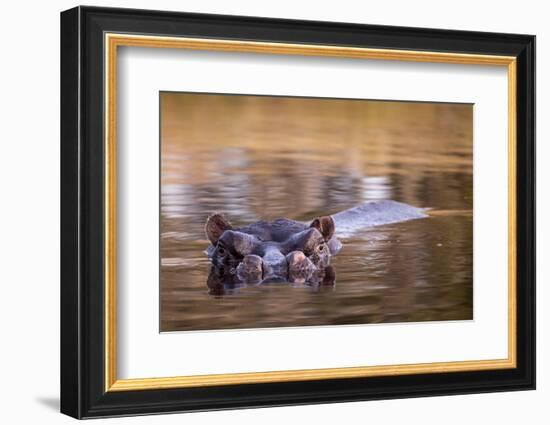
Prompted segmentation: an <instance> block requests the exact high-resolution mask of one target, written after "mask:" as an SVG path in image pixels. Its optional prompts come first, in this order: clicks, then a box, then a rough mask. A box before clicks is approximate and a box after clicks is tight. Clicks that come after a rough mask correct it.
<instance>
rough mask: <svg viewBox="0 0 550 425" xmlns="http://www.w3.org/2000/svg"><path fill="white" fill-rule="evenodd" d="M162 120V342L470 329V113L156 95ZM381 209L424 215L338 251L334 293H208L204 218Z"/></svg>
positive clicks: (286, 286)
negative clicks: (424, 324) (271, 330)
mask: <svg viewBox="0 0 550 425" xmlns="http://www.w3.org/2000/svg"><path fill="white" fill-rule="evenodd" d="M161 117H162V125H161V142H162V146H161V156H162V164H161V183H162V185H161V206H160V208H161V210H160V212H161V239H160V242H161V244H160V247H161V282H160V296H161V317H160V323H161V331H183V330H202V329H235V328H260V327H275V326H312V325H336V324H360V323H389V322H411V321H415V322H417V321H433V320H437V321H441V320H468V319H472V305H473V300H472V189H473V188H472V107H471V105H456V104H429V103H404V102H367V101H346V100H311V99H297V98H274V97H253V96H215V95H193V94H172V93H163V94H162V95H161ZM378 199H393V200H396V201H400V202H406V203H408V204H411V205H413V206H417V207H423V208H430V217H429V218H426V219H420V220H414V221H409V222H404V223H398V224H393V225H386V226H380V227H375V228H371V229H366V230H364V231H361V232H359V233H357V234H355V235H354V236H353V237H352V238H350V239H345V240H343V241H342V242H343V244H344V248H343V250H342V252H341V253H340V254H339V255H338V256H336V257H333V260H332V263H331V264H332V265H333V267H334V270H335V274H336V282H335V284H334V285H333V286H323V287H311V286H307V285H292V284H290V283H276V284H269V285H259V286H246V287H242V288H239V289H238V290H235V291H232V292H230V293H229V292H227V293H225V294H220V293H219V292H218V293H217V295H213V294H211V293H209V288H208V287H207V285H206V283H207V279H208V273H209V262H208V259H207V257H206V255H205V254H204V252H203V251H204V250H205V249H206V248H207V246H208V244H209V242H208V241H207V239H206V237H205V235H204V224H205V222H206V218H207V217H208V215H209V214H211V213H212V212H216V211H219V212H224V213H225V214H226V217H227V218H229V219H230V221H231V222H232V223H233V225H236V226H239V225H244V224H248V223H251V222H253V221H256V220H260V219H274V218H278V217H287V218H291V219H295V220H307V219H312V218H314V217H316V216H319V215H326V214H331V213H335V212H338V211H341V210H344V209H347V208H351V207H353V206H356V205H358V204H360V203H362V202H365V201H368V200H378ZM210 292H212V291H210Z"/></svg>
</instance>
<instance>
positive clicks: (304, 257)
mask: <svg viewBox="0 0 550 425" xmlns="http://www.w3.org/2000/svg"><path fill="white" fill-rule="evenodd" d="M427 216H428V215H427V214H426V210H425V209H422V208H416V207H413V206H411V205H407V204H404V203H401V202H396V201H389V200H384V201H369V202H365V203H363V204H361V205H359V206H356V207H353V208H350V209H347V210H345V211H341V212H338V213H336V214H332V215H325V216H320V217H316V218H313V219H312V220H310V221H307V222H302V221H296V220H290V219H287V218H279V219H276V220H273V221H264V220H261V221H257V222H255V223H252V224H249V225H247V226H244V227H238V228H236V227H233V226H232V225H231V223H230V222H229V221H228V220H227V219H226V218H225V216H224V215H223V214H221V213H215V214H212V215H211V216H209V217H208V219H207V221H206V227H205V231H206V236H207V237H208V239H209V241H210V243H211V245H210V246H209V247H208V248H207V250H206V253H207V255H208V257H209V258H210V261H211V263H212V271H211V275H210V277H209V280H210V281H211V282H219V281H220V279H223V280H224V281H226V282H230V283H231V284H236V283H244V284H255V283H256V284H257V283H267V282H273V281H288V282H298V283H300V282H301V283H307V282H313V283H320V282H326V281H327V270H330V272H329V273H328V281H330V280H332V281H333V280H334V271H333V269H328V266H329V264H330V261H331V258H332V256H335V255H337V254H338V253H339V252H340V250H341V249H342V242H341V241H340V239H345V238H346V237H350V236H351V235H352V234H353V233H354V232H357V231H360V230H362V229H365V228H369V227H373V226H379V225H384V224H391V223H397V222H402V221H406V220H414V219H419V218H424V217H427ZM209 286H210V285H209Z"/></svg>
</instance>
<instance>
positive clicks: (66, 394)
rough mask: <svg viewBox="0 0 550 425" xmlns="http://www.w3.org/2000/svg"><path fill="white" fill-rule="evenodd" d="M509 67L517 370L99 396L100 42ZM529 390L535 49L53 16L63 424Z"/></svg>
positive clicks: (415, 37)
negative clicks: (431, 58)
mask: <svg viewBox="0 0 550 425" xmlns="http://www.w3.org/2000/svg"><path fill="white" fill-rule="evenodd" d="M106 32H116V33H139V34H155V35H167V36H178V37H180V36H185V37H201V38H215V39H232V40H256V41H264V42H274V43H298V44H300V43H302V44H303V43H307V44H318V45H331V46H348V47H369V48H383V49H400V50H422V51H433V52H450V53H474V54H485V55H506V56H514V57H516V59H517V105H516V106H517V109H516V113H517V126H516V128H517V170H516V171H517V311H516V315H517V338H516V343H517V351H516V353H517V367H516V368H513V369H502V370H483V371H470V372H449V373H428V374H426V373H423V374H415V375H400V376H382V377H369V378H345V379H325V380H312V381H300V382H271V383H259V384H246V385H226V386H209V387H192V388H171V389H156V390H141V391H117V392H109V391H107V392H106V391H105V381H104V380H105V374H104V370H105V360H104V353H105V342H104V332H105V327H104V321H103V320H104V319H103V318H104V309H105V305H104V301H103V300H104V297H105V293H104V286H103V279H104V270H105V264H104V232H103V229H104V228H105V218H104V178H105V164H104V155H105V152H104V145H103V143H102V140H103V135H104V115H103V112H104V105H105V99H104V91H103V87H104V84H105V81H104V69H103V66H104V53H105V52H104V49H105V46H104V34H105V33H106ZM534 388H535V37H534V36H532V35H518V34H500V33H481V32H469V31H451V30H434V29H421V28H406V27H391V26H374V25H357V24H348V23H332V22H330V23H329V22H313V21H297V20H284V19H265V18H256V17H241V16H221V15H204V14H191V13H176V12H162V11H148V10H132V9H112V8H96V7H76V8H74V9H70V10H67V11H65V12H62V13H61V412H62V413H65V414H67V415H70V416H73V417H75V418H92V417H105V416H120V415H137V414H152V413H164V412H184V411H202V410H218V409H230V408H244V407H260V406H280V405H296V404H312V403H329V402H344V401H354V400H374V399H387V398H402V397H419V396H435V395H451V394H466V393H482V392H494V391H512V390H529V389H534Z"/></svg>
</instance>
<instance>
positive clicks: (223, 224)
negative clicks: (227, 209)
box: [206, 214, 233, 245]
mask: <svg viewBox="0 0 550 425" xmlns="http://www.w3.org/2000/svg"><path fill="white" fill-rule="evenodd" d="M232 228H233V227H232V226H231V223H229V221H227V220H226V219H225V217H224V216H223V215H222V214H212V215H211V216H210V217H208V220H206V236H207V237H208V239H209V240H210V242H212V245H216V242H218V239H219V238H220V236H221V235H222V234H223V232H225V231H226V230H231V229H232Z"/></svg>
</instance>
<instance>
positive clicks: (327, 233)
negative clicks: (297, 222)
mask: <svg viewBox="0 0 550 425" xmlns="http://www.w3.org/2000/svg"><path fill="white" fill-rule="evenodd" d="M309 227H315V228H316V229H317V230H319V232H321V234H322V235H323V238H324V239H325V241H329V240H330V239H331V238H332V236H334V231H335V230H336V225H335V224H334V220H333V219H332V217H331V216H330V215H325V216H323V217H319V218H316V219H315V220H313V221H312V222H311V224H310V225H309Z"/></svg>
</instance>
